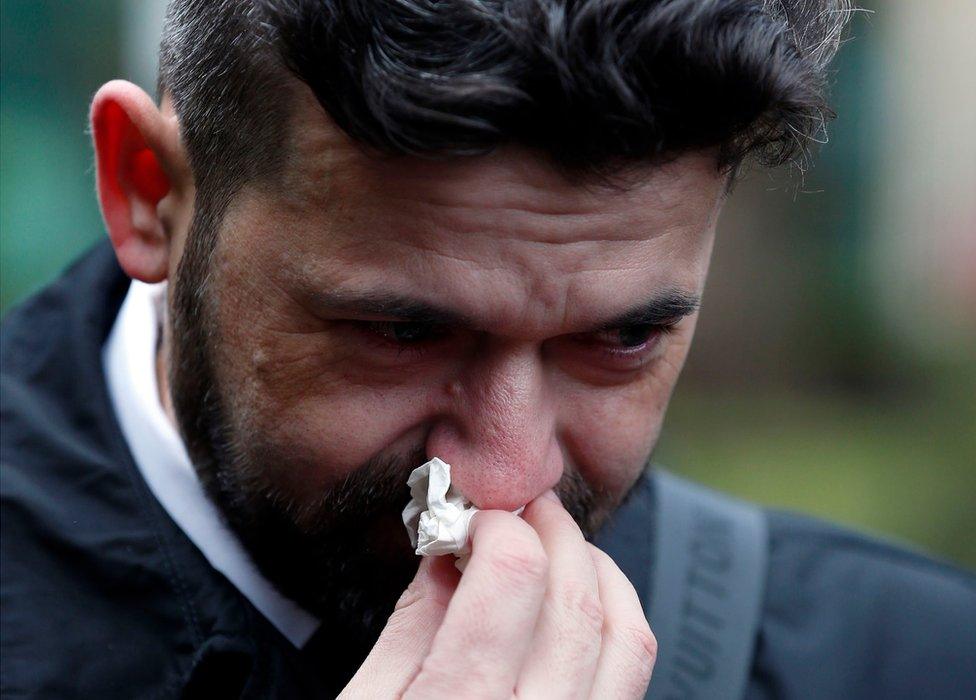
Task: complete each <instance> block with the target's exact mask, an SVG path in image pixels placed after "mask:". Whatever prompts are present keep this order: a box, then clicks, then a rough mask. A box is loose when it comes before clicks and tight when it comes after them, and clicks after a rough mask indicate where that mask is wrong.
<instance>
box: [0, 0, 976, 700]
mask: <svg viewBox="0 0 976 700" xmlns="http://www.w3.org/2000/svg"><path fill="white" fill-rule="evenodd" d="M846 12H847V7H846V3H844V2H841V1H839V0H838V1H831V0H819V1H817V2H791V1H789V0H786V1H784V2H764V1H763V2H761V1H759V0H755V1H751V0H747V1H743V0H672V1H661V2H653V3H638V2H617V3H613V2H607V1H606V0H591V1H582V2H570V1H568V0H567V1H565V2H564V1H562V0H534V1H531V2H528V1H522V0H508V1H499V2H478V1H475V0H451V1H450V2H443V3H428V2H420V1H415V0H401V1H397V2H387V1H386V0H361V1H360V2H352V1H349V0H335V1H333V2H322V1H321V0H289V1H287V2H286V1H284V0H277V1H271V0H268V1H261V2H257V1H255V2H250V1H246V0H207V1H204V0H176V1H175V2H173V3H172V5H171V7H170V10H169V14H168V19H167V24H166V29H165V34H164V40H163V45H162V50H161V55H160V101H159V104H158V105H157V104H156V103H154V102H153V101H152V100H151V99H150V98H149V97H148V96H147V95H146V94H144V93H143V92H142V91H141V90H139V89H138V88H136V87H135V86H133V85H131V84H128V83H124V82H119V81H115V82H111V83H108V84H107V85H105V86H103V87H102V89H101V90H99V92H98V94H97V95H96V96H95V98H94V100H93V104H92V110H91V121H92V133H93V136H94V146H95V154H96V161H97V181H98V183H97V184H98V195H99V200H100V203H101V206H102V211H103V214H104V218H105V222H106V227H107V230H108V234H109V238H110V240H111V249H109V248H108V246H103V247H100V248H98V249H96V250H95V251H93V252H92V253H91V254H89V255H88V256H87V257H86V258H84V259H83V260H82V261H81V262H80V263H78V264H77V265H76V266H75V267H74V268H72V269H71V270H70V271H69V272H67V273H66V275H65V276H64V277H63V278H62V279H61V280H60V281H58V282H56V283H55V284H54V285H52V286H51V287H50V288H48V289H47V290H45V291H44V292H42V293H41V294H40V295H38V296H37V297H36V298H35V299H33V300H31V301H29V302H27V303H26V304H25V305H24V306H22V307H21V308H20V309H18V310H16V311H14V312H12V313H11V315H10V316H9V318H8V319H7V321H6V322H5V326H4V333H3V363H4V366H3V372H4V374H3V382H4V385H3V386H4V390H3V421H4V431H3V433H4V434H3V453H2V458H3V465H4V467H3V495H4V529H3V666H4V668H3V691H4V694H5V695H9V696H20V695H29V696H43V697H112V696H118V697H154V696H164V697H170V696H186V697H196V696H204V695H206V696H208V697H213V696H216V697H272V696H276V697H277V696H280V697H305V696H308V697H316V696H328V695H335V694H337V693H339V692H343V693H344V696H345V697H398V696H400V695H406V696H409V697H440V696H445V695H448V694H450V695H456V696H461V697H469V696H470V697H513V696H518V697H528V698H535V697H546V698H548V697H553V698H561V697H594V698H617V697H642V696H643V694H644V692H645V689H646V687H647V685H648V682H649V680H650V679H651V671H652V668H653V665H654V660H655V656H656V653H657V647H656V642H655V639H654V636H653V634H652V632H651V630H650V629H649V627H648V623H647V620H646V617H645V614H644V611H643V609H642V600H641V598H642V597H643V595H644V584H643V582H642V581H641V580H638V579H639V578H640V577H638V576H636V575H634V574H633V573H630V572H628V574H625V573H624V572H623V571H622V570H621V568H620V566H618V564H619V562H615V561H614V559H613V558H612V557H610V556H608V555H607V554H606V553H604V551H601V549H598V548H597V547H595V546H594V545H593V544H591V543H590V542H589V540H591V539H593V538H594V537H595V536H596V535H597V533H607V532H611V534H610V535H606V534H601V537H602V539H601V542H605V544H604V549H606V550H609V551H616V552H620V554H619V555H618V559H620V560H621V561H622V559H623V558H624V557H625V556H626V554H625V553H623V552H621V550H622V549H623V547H622V545H621V540H620V538H619V536H617V535H614V534H612V531H610V530H607V528H608V527H609V526H608V523H609V524H611V525H612V524H613V523H615V522H619V521H620V518H621V517H622V516H621V514H622V513H624V512H627V513H630V514H631V515H630V516H629V517H631V522H635V521H634V520H633V518H634V517H637V520H636V522H637V523H638V525H639V528H638V529H639V531H641V532H644V531H646V532H647V533H650V531H651V529H652V528H653V527H654V525H653V522H654V521H653V520H652V517H651V516H652V514H653V512H654V499H653V496H654V494H653V489H652V488H650V487H649V486H648V484H649V481H648V479H646V478H644V476H643V475H644V473H645V467H646V465H647V464H648V460H649V456H650V453H651V451H652V449H653V446H654V443H655V440H656V437H657V435H658V432H659V429H660V425H661V421H662V418H663V415H664V411H665V407H666V405H667V402H668V398H669V395H670V393H671V390H672V388H673V386H674V384H675V381H676V379H677V376H678V373H679V371H680V369H681V366H682V364H683V362H684V359H685V356H686V354H687V351H688V347H689V344H690V341H691V336H692V332H693V330H694V325H695V321H696V311H697V308H698V304H699V300H700V297H701V294H702V290H703V287H704V283H705V277H706V272H707V269H708V261H709V254H710V251H711V247H712V241H713V237H714V231H715V225H716V220H717V218H718V215H719V211H720V209H721V207H722V204H723V202H724V200H725V198H726V195H727V193H728V191H729V185H730V182H731V181H732V179H733V178H734V175H735V173H736V171H737V170H738V168H739V166H740V165H741V164H742V163H743V162H744V160H745V159H747V158H753V159H757V160H758V161H759V162H761V163H764V164H767V165H773V164H777V163H781V162H785V161H788V160H790V159H793V158H798V157H801V156H802V152H803V150H804V147H805V144H806V142H807V141H808V140H809V139H810V138H812V137H813V136H815V134H816V129H817V128H818V127H820V126H822V124H823V119H824V115H825V114H828V112H829V110H828V108H827V105H826V103H825V100H824V83H825V71H826V67H827V63H828V61H829V59H830V58H831V56H832V54H833V52H834V50H835V49H836V46H837V43H838V37H839V34H840V31H841V29H842V27H843V25H844V20H845V18H846ZM130 279H131V280H132V282H131V284H130V281H129V280H130ZM435 456H436V457H440V458H441V459H443V460H444V461H446V462H448V463H450V464H451V465H452V466H453V468H454V471H453V478H454V484H455V485H456V486H457V487H458V488H459V489H460V491H461V492H462V493H464V494H465V495H466V496H467V497H468V498H469V499H470V500H471V501H472V502H473V503H474V504H475V505H476V506H478V507H479V508H480V509H482V512H481V513H479V514H478V515H477V516H476V517H475V518H474V520H473V525H472V531H471V546H472V554H471V558H470V561H469V562H468V565H467V567H466V569H465V572H464V574H463V576H462V575H461V574H460V573H459V572H458V571H456V570H455V568H454V566H453V562H451V561H448V559H450V558H449V557H441V558H436V559H425V560H424V561H422V562H420V565H419V568H418V562H417V559H416V557H414V556H413V553H412V552H411V551H410V548H409V543H408V538H407V536H406V534H405V533H404V532H403V527H402V524H400V522H399V513H400V511H401V510H402V508H403V506H404V505H405V502H406V499H407V490H406V486H405V484H406V478H407V475H408V474H409V473H410V471H411V470H412V469H413V468H414V467H416V466H418V465H419V464H420V463H422V462H425V461H427V459H428V458H432V457H435ZM191 465H192V466H191ZM621 504H625V505H623V506H622V505H621ZM523 505H525V506H526V508H525V510H524V512H523V513H522V515H521V517H519V516H516V515H514V514H512V513H511V512H510V511H513V510H515V509H517V508H519V507H520V506H523ZM615 513H616V515H615ZM635 513H636V514H637V515H636V516H635V515H634V514H635ZM769 518H770V520H769V522H770V525H769V527H770V540H769V566H768V571H767V572H766V573H765V577H766V584H765V585H766V593H765V595H764V597H763V605H762V611H761V619H760V621H759V623H758V627H757V630H756V640H755V642H754V643H755V645H756V647H755V649H756V650H755V655H754V657H753V658H752V659H751V661H750V670H749V674H748V676H749V683H748V693H747V694H748V696H749V697H756V698H759V697H763V698H765V697H831V698H835V697H918V696H920V695H922V694H923V693H926V694H928V695H933V696H936V697H967V696H972V695H973V693H976V681H974V679H973V675H972V672H971V671H970V670H968V668H967V662H971V661H972V656H973V638H972V630H973V629H976V613H974V609H976V605H974V584H973V580H972V578H971V577H970V576H969V575H968V574H965V573H963V572H959V571H956V570H954V569H952V568H950V567H947V566H944V565H941V564H936V563H933V562H931V561H929V560H927V559H925V558H923V557H920V556H917V555H914V554H909V553H906V552H902V551H900V550H897V549H895V548H892V547H889V546H887V545H881V544H878V543H874V542H871V541H868V540H866V539H864V538H861V537H859V536H857V535H852V534H849V533H844V532H840V531H838V530H836V529H833V528H830V527H828V526H826V525H822V524H819V523H813V522H809V521H806V520H803V519H800V518H796V517H793V516H786V515H774V514H771V515H770V516H769ZM648 541H649V540H648ZM639 549H640V552H639V556H640V557H641V558H643V559H649V558H650V557H651V555H652V552H651V551H650V550H649V549H648V550H647V551H646V552H645V551H644V549H643V547H641V548H639ZM645 555H646V556H645ZM652 566H653V567H655V568H660V569H661V570H665V569H667V567H668V566H669V562H668V561H653V563H652ZM628 568H629V566H628ZM628 575H629V576H630V579H628ZM635 587H636V588H637V589H638V590H640V592H641V593H640V595H639V594H638V591H637V590H635ZM391 613H392V614H391ZM651 688H652V690H653V688H654V683H653V682H651Z"/></svg>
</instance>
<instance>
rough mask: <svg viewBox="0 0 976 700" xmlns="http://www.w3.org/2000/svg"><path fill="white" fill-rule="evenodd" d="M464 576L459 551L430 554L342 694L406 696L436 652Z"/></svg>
mask: <svg viewBox="0 0 976 700" xmlns="http://www.w3.org/2000/svg"><path fill="white" fill-rule="evenodd" d="M458 580H459V574H458V571H457V570H456V569H455V568H454V558H453V557H424V558H423V559H422V560H421V562H420V568H419V569H418V570H417V575H416V576H415V577H414V579H413V581H412V582H411V583H410V586H408V587H407V590H406V591H404V593H403V595H402V596H400V600H398V601H397V604H396V607H395V608H394V610H393V614H392V615H390V619H389V620H388V621H387V623H386V626H385V627H384V628H383V631H382V632H381V633H380V636H379V639H378V640H377V642H376V644H375V645H374V646H373V649H372V651H370V653H369V656H367V657H366V660H365V661H364V662H363V665H362V666H360V667H359V670H358V671H357V672H356V675H355V676H353V678H352V680H351V681H350V682H349V685H347V686H346V688H345V689H344V690H343V691H342V694H341V695H340V696H339V697H340V698H344V699H352V698H389V697H400V696H401V695H402V694H403V692H404V691H405V690H406V688H407V686H409V685H410V683H411V682H412V681H413V679H414V678H415V677H416V675H417V674H418V673H419V672H420V668H421V666H422V665H423V661H424V659H425V658H426V657H427V654H428V653H429V652H430V647H431V644H432V643H433V641H434V637H435V635H436V634H437V630H438V628H439V627H440V626H441V622H442V621H443V619H444V614H445V613H446V611H447V606H448V603H449V602H450V600H451V595H452V594H453V593H454V590H455V589H456V587H457V583H458Z"/></svg>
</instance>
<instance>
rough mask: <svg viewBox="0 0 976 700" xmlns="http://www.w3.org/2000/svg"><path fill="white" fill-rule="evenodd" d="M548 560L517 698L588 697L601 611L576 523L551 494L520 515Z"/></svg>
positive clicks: (589, 560)
mask: <svg viewBox="0 0 976 700" xmlns="http://www.w3.org/2000/svg"><path fill="white" fill-rule="evenodd" d="M522 517H523V518H525V521H526V522H527V523H529V524H530V525H531V526H532V527H533V528H534V529H535V531H536V532H538V533H539V539H540V540H541V541H542V546H543V547H544V548H545V550H546V556H547V557H548V558H549V583H548V587H547V589H546V595H545V599H544V601H543V604H542V612H541V615H540V617H539V621H538V623H537V625H536V629H535V636H534V639H533V641H532V647H531V650H530V652H529V657H528V659H527V660H526V663H525V666H523V667H522V670H521V672H520V674H519V679H518V685H517V686H516V688H517V691H518V694H519V695H520V696H524V697H527V698H542V697H552V698H578V697H587V696H588V695H589V692H590V686H591V685H592V684H593V675H594V672H595V670H596V665H597V659H598V658H599V656H600V645H601V633H602V629H603V608H602V604H601V601H600V590H599V586H598V581H597V574H596V567H595V566H594V564H593V559H592V557H591V556H590V552H589V545H587V543H586V540H584V539H583V533H582V532H580V529H579V526H578V525H577V524H576V521H575V520H573V518H572V516H570V514H569V513H568V512H566V509H565V508H563V506H562V504H561V503H560V502H559V500H558V499H557V498H555V496H552V497H542V498H537V499H536V500H534V501H532V502H531V503H530V504H529V505H528V506H527V507H526V509H525V513H524V514H523V516H522Z"/></svg>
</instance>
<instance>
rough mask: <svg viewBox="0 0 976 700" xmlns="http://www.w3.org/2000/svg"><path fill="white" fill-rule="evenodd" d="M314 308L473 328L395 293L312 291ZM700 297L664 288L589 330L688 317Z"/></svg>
mask: <svg viewBox="0 0 976 700" xmlns="http://www.w3.org/2000/svg"><path fill="white" fill-rule="evenodd" d="M313 303H314V305H315V306H316V307H317V308H319V309H322V310H325V311H328V312H329V313H330V315H331V314H336V313H340V314H341V313H349V314H354V315H362V316H377V317H382V318H385V319H387V318H388V319H395V320H397V321H405V322H410V323H427V324H431V325H443V326H452V327H456V328H470V329H477V328H479V324H477V323H476V322H475V321H474V319H472V318H471V317H470V316H467V315H466V314H462V313H459V312H457V311H455V310H453V309H448V308H445V307H441V306H437V305H436V304H430V303H428V302H425V301H422V300H419V299H414V298H411V297H407V296H400V295H397V294H387V293H378V292H365V293H359V294H350V293H345V292H323V291H316V292H315V293H314V294H313ZM700 304H701V298H700V297H699V296H698V295H696V294H690V293H688V292H685V291H683V290H680V289H676V288H673V289H666V290H663V291H661V292H658V293H656V294H654V295H653V296H652V297H651V298H649V299H647V300H646V301H644V302H642V303H641V304H638V305H637V306H635V307H633V308H632V309H630V310H628V311H625V312H624V313H622V314H620V315H618V316H615V317H614V318H612V319H610V320H608V321H604V322H600V323H598V324H597V325H596V326H594V327H591V328H590V329H589V331H604V330H611V329H614V328H621V327H625V326H642V325H662V324H665V323H670V322H674V321H677V320H679V319H681V318H683V317H685V316H689V315H691V314H693V313H694V312H695V311H697V310H698V307H699V306H700Z"/></svg>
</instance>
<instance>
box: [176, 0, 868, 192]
mask: <svg viewBox="0 0 976 700" xmlns="http://www.w3.org/2000/svg"><path fill="white" fill-rule="evenodd" d="M849 14H850V2H849V0H173V2H172V3H171V5H170V8H169V11H168V14H167V22H166V27H165V30H164V37H163V43H162V50H161V54H160V89H161V91H168V92H169V93H170V94H171V95H172V98H173V101H174V104H175V109H176V111H177V114H178V115H179V118H180V124H181V129H182V132H183V136H184V139H185V141H186V145H187V148H188V152H189V157H190V161H191V166H192V168H193V170H194V174H195V177H196V178H197V179H198V181H201V180H202V181H204V182H205V183H209V184H210V185H211V186H213V187H217V189H218V190H225V189H227V187H228V186H230V187H231V188H233V185H234V184H240V183H241V182H243V181H246V180H247V179H248V178H252V177H260V176H262V175H267V174H268V173H273V172H275V171H276V169H277V168H278V166H280V164H281V160H282V156H281V153H282V146H283V144H284V141H283V139H284V137H285V129H283V125H284V124H287V123H288V117H289V116H290V111H289V107H290V104H291V102H292V98H291V95H290V94H289V91H288V89H287V88H288V85H287V83H289V81H287V80H284V79H283V78H284V76H285V75H287V73H289V72H290V73H291V74H293V75H294V76H295V77H297V78H298V79H299V80H300V81H302V82H304V83H306V84H307V85H308V86H309V87H310V88H311V90H312V91H313V93H314V94H315V96H316V98H317V99H318V101H319V103H320V104H321V105H322V106H323V108H324V109H325V110H326V111H327V112H328V114H329V115H330V116H331V117H332V119H333V120H334V121H335V122H336V123H337V124H338V125H339V126H340V127H341V128H342V129H343V130H344V131H345V132H346V133H348V134H349V135H350V136H351V137H352V138H353V139H355V140H356V141H358V142H360V143H361V144H363V145H364V146H367V147H369V148H372V149H375V150H377V151H381V152H385V153H394V154H400V153H409V154H420V155H427V156H439V155H440V156H443V155H466V154H478V153H484V152H487V151H490V150H491V149H493V148H495V147H497V146H499V145H501V144H507V143H512V144H519V145H522V146H526V147H529V148H531V149H535V150H537V151H539V152H540V153H542V154H544V155H546V156H548V157H550V158H551V159H552V160H553V161H555V162H556V163H557V164H559V165H561V166H565V167H566V168H568V169H570V170H576V171H600V170H606V169H608V168H610V169H612V168H615V167H618V166H619V165H620V164H627V163H639V162H653V161H655V160H657V159H663V158H667V157H669V156H670V155H673V154H677V153H681V152H683V151H688V150H691V149H697V148H709V147H713V148H716V149H717V153H718V165H719V167H721V168H727V169H729V170H734V169H736V168H737V167H738V166H739V165H740V164H741V163H742V162H743V160H744V159H746V158H747V157H749V156H752V157H754V158H755V159H756V160H757V161H758V162H760V163H761V164H763V165H770V166H772V165H779V164H782V163H785V162H788V161H791V160H792V161H794V162H797V163H799V164H800V165H801V167H802V164H803V163H804V162H805V160H806V157H807V154H808V146H809V145H810V144H811V143H812V142H816V141H819V140H821V139H820V136H821V135H822V134H823V130H824V126H825V123H826V121H827V120H828V119H830V118H831V117H832V116H833V113H832V112H831V110H830V107H829V105H828V102H827V96H826V91H827V83H828V72H827V66H828V63H829V61H830V59H831V58H832V57H833V55H834V53H835V52H836V50H837V47H838V45H839V43H840V37H841V33H842V31H843V28H844V26H845V24H846V22H847V19H848V17H849ZM283 90H284V93H283V92H282V91H283ZM198 184H199V182H198ZM215 194H216V193H215Z"/></svg>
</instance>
